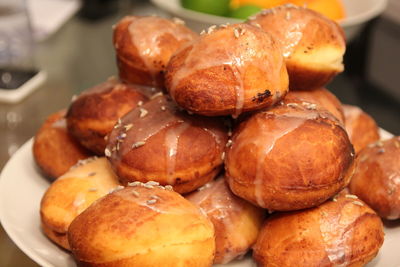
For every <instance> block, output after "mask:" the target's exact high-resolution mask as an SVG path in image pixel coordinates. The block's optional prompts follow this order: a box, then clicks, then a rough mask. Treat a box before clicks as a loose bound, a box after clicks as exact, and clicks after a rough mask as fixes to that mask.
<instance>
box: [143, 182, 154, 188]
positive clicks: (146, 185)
mask: <svg viewBox="0 0 400 267" xmlns="http://www.w3.org/2000/svg"><path fill="white" fill-rule="evenodd" d="M142 186H143V187H146V188H149V189H152V188H154V186H152V185H151V184H148V183H145V184H142Z"/></svg>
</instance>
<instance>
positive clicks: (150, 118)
mask: <svg viewBox="0 0 400 267" xmlns="http://www.w3.org/2000/svg"><path fill="white" fill-rule="evenodd" d="M162 107H164V108H163V110H162V109H161V108H162ZM144 114H146V115H144ZM127 125H128V126H129V125H133V127H132V128H131V129H129V130H128V131H127V130H126V128H127ZM226 141H227V132H226V129H225V127H224V126H223V122H222V120H220V119H210V118H205V117H199V116H195V115H188V114H186V113H184V112H181V111H179V110H177V108H176V106H175V105H174V104H173V103H172V101H171V100H168V99H167V98H166V97H159V98H156V99H153V100H151V101H149V102H148V103H147V104H145V105H143V106H142V107H141V108H139V109H136V110H133V111H131V112H130V113H128V114H127V115H126V116H124V117H123V118H122V121H121V126H120V127H117V128H116V129H114V130H113V132H112V133H111V134H110V138H109V143H108V146H107V149H108V151H109V152H110V155H109V156H110V162H111V164H112V166H113V168H114V169H115V171H116V173H117V174H118V176H119V177H120V180H121V182H122V183H124V184H127V183H128V182H133V181H142V182H147V181H151V180H154V181H157V182H159V183H161V184H163V185H166V184H170V185H173V187H174V190H175V191H177V192H179V193H188V192H191V191H193V190H195V189H196V188H198V187H200V186H202V185H204V184H205V183H207V182H208V181H210V180H212V179H213V178H214V177H215V176H216V175H217V174H218V172H219V171H220V170H221V168H222V163H223V159H222V158H221V157H222V153H223V151H224V148H225V144H226ZM136 144H140V146H138V147H136Z"/></svg>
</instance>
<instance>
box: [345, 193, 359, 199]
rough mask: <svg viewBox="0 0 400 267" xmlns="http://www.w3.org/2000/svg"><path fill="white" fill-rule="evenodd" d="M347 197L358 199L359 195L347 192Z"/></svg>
mask: <svg viewBox="0 0 400 267" xmlns="http://www.w3.org/2000/svg"><path fill="white" fill-rule="evenodd" d="M345 197H346V198H352V199H358V197H357V196H356V195H352V194H346V195H345Z"/></svg>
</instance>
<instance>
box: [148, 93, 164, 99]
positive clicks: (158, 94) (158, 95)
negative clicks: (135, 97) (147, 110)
mask: <svg viewBox="0 0 400 267" xmlns="http://www.w3.org/2000/svg"><path fill="white" fill-rule="evenodd" d="M162 95H163V93H162V92H158V93H155V94H154V95H152V96H151V97H150V99H154V98H157V97H160V96H162Z"/></svg>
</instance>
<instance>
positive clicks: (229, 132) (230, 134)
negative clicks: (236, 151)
mask: <svg viewBox="0 0 400 267" xmlns="http://www.w3.org/2000/svg"><path fill="white" fill-rule="evenodd" d="M228 136H229V137H231V136H232V129H229V131H228Z"/></svg>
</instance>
